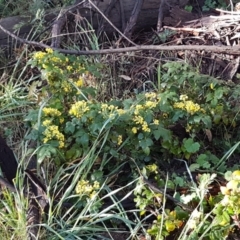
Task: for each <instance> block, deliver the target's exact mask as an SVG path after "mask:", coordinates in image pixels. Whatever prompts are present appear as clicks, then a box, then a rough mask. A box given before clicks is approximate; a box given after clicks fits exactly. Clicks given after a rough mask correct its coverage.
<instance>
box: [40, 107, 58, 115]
mask: <svg viewBox="0 0 240 240" xmlns="http://www.w3.org/2000/svg"><path fill="white" fill-rule="evenodd" d="M43 113H44V114H45V116H48V117H59V116H61V112H60V111H58V110H57V109H55V108H48V107H45V108H43Z"/></svg>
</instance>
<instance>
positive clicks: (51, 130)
mask: <svg viewBox="0 0 240 240" xmlns="http://www.w3.org/2000/svg"><path fill="white" fill-rule="evenodd" d="M43 135H44V136H45V138H44V139H43V142H44V143H47V142H48V141H50V140H54V139H56V140H58V142H59V148H63V147H64V135H63V134H62V133H61V132H59V130H58V126H56V125H51V126H47V128H46V129H45V131H44V132H43Z"/></svg>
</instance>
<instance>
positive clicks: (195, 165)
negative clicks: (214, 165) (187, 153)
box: [189, 163, 200, 172]
mask: <svg viewBox="0 0 240 240" xmlns="http://www.w3.org/2000/svg"><path fill="white" fill-rule="evenodd" d="M199 168H200V166H199V164H197V163H193V164H191V165H190V167H189V169H190V171H191V172H193V171H195V170H196V169H199Z"/></svg>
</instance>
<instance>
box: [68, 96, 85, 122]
mask: <svg viewBox="0 0 240 240" xmlns="http://www.w3.org/2000/svg"><path fill="white" fill-rule="evenodd" d="M87 111H89V107H88V104H87V102H86V101H83V100H82V101H78V102H76V103H75V104H73V105H72V106H71V109H70V110H69V114H70V115H73V116H75V117H77V118H81V117H82V116H83V114H84V113H85V112H87Z"/></svg>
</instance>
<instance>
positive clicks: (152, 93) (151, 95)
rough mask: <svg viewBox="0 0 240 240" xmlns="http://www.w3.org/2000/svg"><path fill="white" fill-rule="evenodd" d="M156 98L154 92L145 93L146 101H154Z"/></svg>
mask: <svg viewBox="0 0 240 240" xmlns="http://www.w3.org/2000/svg"><path fill="white" fill-rule="evenodd" d="M156 97H157V94H156V93H155V92H148V93H145V98H146V99H155V98H156Z"/></svg>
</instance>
